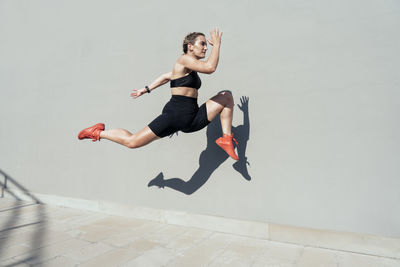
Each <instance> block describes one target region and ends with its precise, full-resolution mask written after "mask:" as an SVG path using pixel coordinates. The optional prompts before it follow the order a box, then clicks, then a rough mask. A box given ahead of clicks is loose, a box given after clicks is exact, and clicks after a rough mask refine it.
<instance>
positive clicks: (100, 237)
mask: <svg viewBox="0 0 400 267" xmlns="http://www.w3.org/2000/svg"><path fill="white" fill-rule="evenodd" d="M0 266H51V267H53V266H55V267H63V266H96V267H101V266H140V267H146V266H156V267H158V266H184V267H192V266H210V267H211V266H212V267H219V266H229V267H234V266H253V267H256V266H257V267H258V266H265V267H314V266H321V267H331V266H332V267H395V266H396V267H400V260H399V259H391V258H383V257H376V256H370V255H362V254H356V253H350V252H343V251H336V250H329V249H320V248H313V247H305V246H299V245H292V244H285V243H277V242H271V241H267V240H260V239H254V238H247V237H241V236H236V235H232V234H224V233H217V232H211V231H207V230H202V229H197V228H189V227H181V226H174V225H167V224H162V223H157V222H151V221H146V220H138V219H132V218H126V217H118V216H110V215H107V214H102V213H95V212H88V211H82V210H76V209H70V208H62V207H56V206H50V205H38V204H32V203H27V202H21V201H15V200H12V199H4V198H0Z"/></svg>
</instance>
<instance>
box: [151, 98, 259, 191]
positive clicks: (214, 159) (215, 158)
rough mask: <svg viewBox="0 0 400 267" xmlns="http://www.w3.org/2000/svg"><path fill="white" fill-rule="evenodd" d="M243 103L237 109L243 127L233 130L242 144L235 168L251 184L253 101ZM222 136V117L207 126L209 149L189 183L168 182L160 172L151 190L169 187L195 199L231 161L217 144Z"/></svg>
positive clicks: (202, 153) (174, 180)
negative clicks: (249, 154)
mask: <svg viewBox="0 0 400 267" xmlns="http://www.w3.org/2000/svg"><path fill="white" fill-rule="evenodd" d="M240 100H241V105H239V104H238V105H237V106H238V107H239V109H240V110H241V111H242V112H243V124H242V125H239V126H237V127H232V132H233V134H234V136H235V139H236V140H237V141H238V143H239V145H238V146H237V153H238V156H239V160H238V161H236V162H235V163H234V164H233V165H232V166H233V168H234V169H235V170H236V171H237V172H239V173H240V174H241V175H242V176H243V178H245V179H246V180H248V181H250V180H251V177H250V175H249V173H248V169H247V166H250V163H249V162H248V161H247V157H246V147H247V142H248V140H249V136H250V120H249V105H248V104H249V98H248V97H245V96H243V97H242V98H241V99H240ZM221 133H222V129H221V121H220V117H219V115H218V116H217V117H216V118H215V119H214V120H213V121H212V122H211V123H210V124H209V125H208V126H207V147H206V149H205V150H203V151H202V152H201V153H200V158H199V167H198V169H197V170H196V171H195V172H194V173H193V175H192V177H191V178H190V179H189V180H188V181H185V180H183V179H181V178H170V179H164V174H163V172H160V173H159V174H158V175H157V176H156V177H155V178H153V179H152V180H151V181H150V182H149V184H148V185H147V186H148V187H150V186H158V187H159V188H164V187H169V188H171V189H174V190H176V191H179V192H182V193H184V194H186V195H191V194H193V193H194V192H196V191H197V190H198V189H199V188H200V187H201V186H203V185H204V184H205V183H206V182H207V181H208V179H209V178H210V177H211V175H212V174H213V172H214V171H215V170H216V169H217V168H218V167H219V166H220V165H221V164H222V163H224V162H225V161H226V160H227V159H228V158H229V156H228V155H227V154H226V153H225V151H223V150H222V149H221V148H220V147H219V146H218V145H217V144H216V143H215V140H217V139H218V138H219V137H220V136H221Z"/></svg>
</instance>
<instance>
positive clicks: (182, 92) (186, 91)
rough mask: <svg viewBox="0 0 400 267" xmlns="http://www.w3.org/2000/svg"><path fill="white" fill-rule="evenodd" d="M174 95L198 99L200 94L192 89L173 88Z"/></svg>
mask: <svg viewBox="0 0 400 267" xmlns="http://www.w3.org/2000/svg"><path fill="white" fill-rule="evenodd" d="M171 93H172V95H183V96H187V97H193V98H197V96H198V92H197V89H194V88H191V87H174V88H171Z"/></svg>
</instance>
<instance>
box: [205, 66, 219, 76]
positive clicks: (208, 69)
mask: <svg viewBox="0 0 400 267" xmlns="http://www.w3.org/2000/svg"><path fill="white" fill-rule="evenodd" d="M216 70H217V66H212V65H210V66H207V68H206V70H205V73H207V74H211V73H214V72H215V71H216Z"/></svg>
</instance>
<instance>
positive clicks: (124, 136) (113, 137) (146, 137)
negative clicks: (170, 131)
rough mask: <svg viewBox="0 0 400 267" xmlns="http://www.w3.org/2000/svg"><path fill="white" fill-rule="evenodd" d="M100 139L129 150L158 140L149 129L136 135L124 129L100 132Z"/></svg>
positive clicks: (144, 129)
mask: <svg viewBox="0 0 400 267" xmlns="http://www.w3.org/2000/svg"><path fill="white" fill-rule="evenodd" d="M100 138H103V139H107V140H110V141H113V142H116V143H118V144H121V145H123V146H126V147H129V148H138V147H141V146H144V145H147V144H149V143H150V142H152V141H154V140H157V139H159V138H160V137H158V136H157V135H156V134H154V133H153V131H152V130H151V129H150V128H149V126H146V127H144V128H143V129H142V130H140V131H139V132H137V133H134V134H132V133H131V132H129V131H127V130H125V129H110V130H106V131H102V132H101V133H100Z"/></svg>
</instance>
